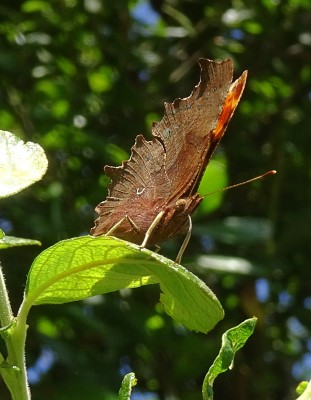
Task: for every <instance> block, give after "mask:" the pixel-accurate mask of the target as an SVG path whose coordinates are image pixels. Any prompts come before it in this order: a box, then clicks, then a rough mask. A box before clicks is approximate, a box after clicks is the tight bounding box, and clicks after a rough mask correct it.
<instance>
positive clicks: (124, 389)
mask: <svg viewBox="0 0 311 400" xmlns="http://www.w3.org/2000/svg"><path fill="white" fill-rule="evenodd" d="M136 385H137V379H136V378H135V374H134V373H133V372H130V373H129V374H126V375H125V377H124V378H123V381H122V384H121V387H120V390H119V395H118V400H130V398H131V393H132V387H133V386H136Z"/></svg>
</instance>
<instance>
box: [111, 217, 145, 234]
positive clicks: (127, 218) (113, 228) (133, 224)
mask: <svg viewBox="0 0 311 400" xmlns="http://www.w3.org/2000/svg"><path fill="white" fill-rule="evenodd" d="M125 220H127V221H128V222H129V223H130V224H131V225H132V227H133V229H134V230H135V231H137V232H139V228H138V226H137V225H136V224H135V222H134V221H133V220H132V218H131V217H129V216H128V215H125V216H124V217H123V218H121V219H120V221H119V222H117V223H116V224H114V225H113V226H112V227H111V228H110V229H109V231H108V232H106V236H111V235H112V234H113V232H115V231H116V230H117V229H118V227H119V226H120V225H122V223H123V222H124V221H125Z"/></svg>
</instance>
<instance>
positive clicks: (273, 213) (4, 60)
mask: <svg viewBox="0 0 311 400" xmlns="http://www.w3.org/2000/svg"><path fill="white" fill-rule="evenodd" d="M0 18H1V23H0V83H1V87H0V129H2V130H9V131H11V132H13V133H15V134H17V135H19V136H20V137H21V138H22V139H23V140H27V141H28V140H31V141H33V142H38V143H39V144H40V145H41V146H42V147H43V148H44V149H45V151H46V152H47V155H48V158H49V169H48V172H47V174H46V175H45V177H44V179H43V181H41V182H40V183H37V184H35V185H34V186H33V187H31V188H29V189H27V190H25V191H24V192H22V193H20V194H18V195H16V196H14V197H12V198H9V199H5V200H1V209H0V222H1V227H2V229H4V230H5V231H6V233H7V234H9V235H14V236H20V237H30V238H33V239H38V240H40V241H41V242H42V243H43V246H44V247H47V246H49V245H51V244H53V243H55V242H57V241H58V240H61V239H65V238H69V237H72V236H77V235H79V234H85V233H87V232H88V231H89V229H90V227H91V226H92V224H93V220H94V212H93V209H94V207H95V205H96V204H97V203H98V202H99V201H101V200H103V199H104V198H105V196H106V194H107V184H108V183H109V180H108V179H107V178H106V177H105V176H104V175H103V172H102V168H103V166H104V165H105V164H110V165H119V164H120V162H121V161H122V160H123V159H126V158H127V157H128V155H129V152H130V147H131V146H132V145H133V143H134V138H135V136H136V135H137V134H138V133H144V134H145V136H146V137H150V126H151V122H152V121H153V120H159V119H160V118H161V116H162V113H163V102H164V101H172V100H173V99H174V98H176V97H185V96H187V95H188V94H189V93H190V91H191V90H192V88H193V86H194V84H196V83H197V81H198V76H199V70H198V67H197V59H198V58H199V57H207V58H212V59H214V58H219V59H223V58H227V57H231V58H233V59H234V62H235V73H236V75H239V74H240V73H241V72H242V71H243V70H244V69H248V70H249V79H248V83H247V87H246V91H245V93H244V95H243V97H242V100H241V104H240V105H239V107H238V110H237V112H236V114H235V116H234V118H233V120H232V121H231V123H230V126H229V129H228V133H227V134H226V136H225V138H224V140H223V142H222V145H221V148H220V149H219V153H220V154H221V157H220V160H221V159H224V158H225V161H223V163H224V165H226V166H227V171H228V178H225V177H224V178H222V179H228V180H229V182H230V183H235V182H239V181H242V180H245V179H248V178H250V177H253V176H255V175H257V174H259V173H262V172H265V171H266V170H269V169H277V170H278V175H277V176H275V177H271V178H268V179H266V180H264V181H260V182H256V183H253V184H251V185H249V186H246V187H242V188H238V189H236V190H232V191H230V192H227V193H226V194H225V195H224V196H223V201H222V204H221V207H218V209H217V210H214V211H213V213H212V214H207V211H210V209H208V208H207V209H205V211H204V210H203V209H202V210H199V212H198V214H197V215H198V218H197V219H196V218H194V233H193V237H192V240H191V242H190V245H189V247H188V249H187V251H186V254H185V258H184V263H185V264H186V265H187V266H188V267H189V268H190V269H192V270H195V269H196V267H198V266H200V265H201V264H202V263H201V261H200V260H201V257H202V255H205V256H206V255H207V256H208V255H221V256H222V260H223V261H224V265H227V266H228V270H227V271H226V272H224V271H222V272H217V271H216V269H215V270H214V271H213V269H212V268H213V263H212V262H211V263H209V262H208V258H207V259H205V260H207V261H206V262H205V264H204V265H205V267H204V268H201V267H200V276H201V277H202V278H203V279H204V280H205V281H206V282H207V283H208V285H210V286H211V287H212V289H213V290H214V291H215V292H216V293H217V295H218V298H219V299H220V301H221V302H222V304H223V306H224V308H225V311H226V317H225V319H224V321H223V322H222V323H220V324H219V326H217V327H216V329H215V330H214V331H213V332H212V333H211V334H209V335H207V336H205V335H200V334H195V333H193V332H189V331H187V330H186V329H184V328H183V327H181V326H177V325H176V324H174V322H173V321H172V320H170V319H169V318H168V317H167V316H166V315H165V314H163V311H162V309H161V307H160V306H159V303H158V289H157V288H155V289H153V288H152V287H147V288H140V289H137V290H133V291H122V292H121V293H114V294H111V295H106V296H103V297H100V298H96V299H92V301H91V300H89V301H85V302H80V303H79V302H77V303H71V304H68V305H63V306H40V307H37V308H35V309H33V310H32V312H31V314H30V319H29V325H30V327H29V331H28V348H27V350H28V362H29V366H30V367H31V368H30V374H31V381H32V382H33V384H32V392H33V399H34V400H36V399H42V398H45V399H48V400H54V399H55V400H61V399H75V400H79V399H85V398H88V399H90V400H91V399H98V398H104V399H114V398H116V395H117V392H118V388H119V386H120V382H121V380H122V376H123V374H124V373H126V372H128V371H129V370H134V371H135V373H136V377H137V379H138V386H137V387H136V388H135V389H134V393H135V392H136V393H137V391H138V390H140V391H142V392H144V393H149V395H150V396H151V394H152V393H153V394H154V397H149V398H152V399H167V398H174V399H183V400H187V399H191V400H193V399H200V398H201V394H200V391H201V384H202V381H203V378H204V375H205V373H206V371H207V369H208V367H209V366H210V364H211V362H212V360H213V359H214V357H215V355H216V354H217V352H218V349H219V346H220V337H221V334H222V333H223V332H224V331H225V330H226V329H227V328H229V327H232V326H234V325H237V324H238V323H240V322H241V321H242V320H243V319H245V317H251V316H253V315H255V316H257V317H258V325H257V329H256V331H255V334H254V335H253V337H252V338H251V339H250V341H249V342H248V344H247V346H246V347H245V348H244V349H243V350H242V351H241V352H240V353H239V354H238V356H237V359H236V362H235V368H234V369H233V371H231V372H230V373H226V374H224V375H223V376H221V377H220V378H219V380H218V382H216V386H215V398H219V399H220V398H223V399H227V398H230V397H232V393H234V398H236V399H244V398H252V399H262V398H264V399H287V398H290V397H291V393H293V391H294V388H295V386H296V383H297V381H299V380H300V379H309V378H310V375H311V363H310V358H311V356H310V347H311V342H310V326H311V318H310V308H311V294H310V287H311V269H310V259H311V247H310V243H309V242H310V225H311V208H310V204H311V198H310V197H311V193H310V190H309V187H310V170H311V158H310V128H311V120H310V101H311V92H310V82H311V63H310V61H311V48H310V46H311V34H310V26H311V9H310V2H309V0H286V1H276V0H259V1H257V2H249V1H246V0H239V1H237V0H235V1H228V0H225V1H222V2H216V1H203V0H196V1H186V0H174V1H172V0H157V1H155V0H150V2H149V1H144V0H142V1H136V0H131V1H125V0H119V1H108V0H102V1H100V0H84V1H77V0H57V1H54V2H49V1H47V0H28V1H16V0H11V1H8V0H2V1H1V5H0ZM212 175H214V174H212ZM210 179H213V180H214V179H216V180H217V174H215V177H212V176H211V178H210ZM210 185H211V186H210V187H211V190H209V189H208V190H207V191H213V190H214V188H215V186H216V185H217V182H216V183H213V182H211V183H210ZM207 191H206V190H205V186H204V193H207ZM211 201H212V200H211ZM228 218H229V220H228ZM232 218H233V219H232ZM245 218H247V221H248V222H247V224H245V223H244V222H243V221H245ZM228 221H231V223H230V224H229V227H228ZM232 221H233V222H234V223H233V222H232ZM250 221H251V222H250ZM263 221H264V223H263ZM250 224H251V227H250ZM267 225H268V226H269V229H265V230H264V231H262V227H263V226H267ZM213 226H214V227H216V228H217V229H216V232H217V235H214V236H213V232H215V229H213ZM244 226H246V228H245V229H248V230H251V232H252V240H251V241H250V240H247V238H246V239H245V240H244V241H243V232H241V229H243V227H244ZM228 232H229V234H230V236H229V237H230V240H226V238H228V234H227V233H228ZM246 232H248V231H246ZM256 232H257V234H258V237H257V241H256ZM263 232H265V234H263ZM254 235H255V238H254ZM235 237H236V240H235ZM244 237H246V235H245V234H244ZM179 245H180V241H176V242H172V243H167V244H163V248H162V252H163V254H166V255H168V256H170V257H172V258H174V256H175V255H176V253H177V250H178V246H179ZM19 250H20V251H19V252H18V253H17V252H15V251H14V250H6V251H5V252H2V253H3V254H1V256H2V263H3V265H4V268H5V274H6V277H7V282H8V286H9V291H10V295H11V298H12V303H13V308H14V309H15V310H17V308H18V306H19V304H20V301H21V298H22V290H23V287H24V284H25V277H26V274H27V270H28V269H29V266H30V264H31V262H32V260H33V258H34V257H35V255H36V254H38V252H39V251H40V250H38V249H35V248H25V249H22V248H21V249H19ZM237 260H245V261H248V262H249V263H250V264H251V265H254V266H256V268H255V269H249V270H248V271H249V272H248V273H247V272H245V270H244V273H241V268H239V265H238V264H239V263H238V262H237ZM254 271H255V272H254ZM42 365H43V367H42ZM0 389H1V399H4V400H5V399H8V398H9V395H8V394H5V392H4V390H5V389H4V387H3V385H1V387H0ZM145 398H147V397H145Z"/></svg>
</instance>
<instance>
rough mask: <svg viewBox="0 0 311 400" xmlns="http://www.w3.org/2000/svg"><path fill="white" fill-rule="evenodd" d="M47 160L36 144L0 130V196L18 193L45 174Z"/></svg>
mask: <svg viewBox="0 0 311 400" xmlns="http://www.w3.org/2000/svg"><path fill="white" fill-rule="evenodd" d="M47 166H48V161H47V158H46V156H45V153H44V151H43V149H42V147H40V146H39V145H38V144H36V143H32V142H27V143H24V142H23V141H22V140H20V139H19V138H18V137H17V136H15V135H13V133H11V132H7V131H0V198H1V197H8V196H11V195H12V194H14V193H18V192H20V191H21V190H23V189H25V188H26V187H28V186H30V185H32V184H33V183H34V182H37V181H38V180H40V179H41V178H42V176H43V175H44V174H45V172H46V170H47Z"/></svg>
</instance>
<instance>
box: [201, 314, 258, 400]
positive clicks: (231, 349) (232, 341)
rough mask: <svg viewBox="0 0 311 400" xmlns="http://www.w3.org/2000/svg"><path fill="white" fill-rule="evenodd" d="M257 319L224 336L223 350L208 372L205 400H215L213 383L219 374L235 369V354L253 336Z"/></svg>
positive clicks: (204, 385) (248, 320)
mask: <svg viewBox="0 0 311 400" xmlns="http://www.w3.org/2000/svg"><path fill="white" fill-rule="evenodd" d="M256 321H257V318H250V319H247V320H245V321H243V322H242V323H241V324H240V325H238V326H235V327H234V328H231V329H229V330H228V331H227V332H225V333H224V334H223V335H222V343H221V349H220V351H219V354H218V356H217V357H216V359H215V361H214V362H213V365H212V366H211V367H210V369H209V370H208V372H207V374H206V376H205V378H204V382H203V387H202V392H203V400H212V399H213V383H214V380H215V379H216V378H217V376H218V375H219V374H221V373H222V372H225V371H227V369H232V368H233V361H234V356H235V353H236V352H237V351H238V350H239V349H241V348H242V347H243V346H244V344H245V343H246V341H247V339H248V338H249V337H250V336H251V335H252V333H253V332H254V329H255V326H256Z"/></svg>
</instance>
